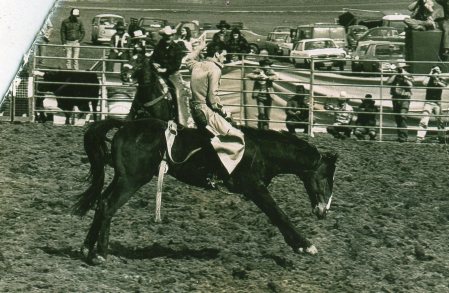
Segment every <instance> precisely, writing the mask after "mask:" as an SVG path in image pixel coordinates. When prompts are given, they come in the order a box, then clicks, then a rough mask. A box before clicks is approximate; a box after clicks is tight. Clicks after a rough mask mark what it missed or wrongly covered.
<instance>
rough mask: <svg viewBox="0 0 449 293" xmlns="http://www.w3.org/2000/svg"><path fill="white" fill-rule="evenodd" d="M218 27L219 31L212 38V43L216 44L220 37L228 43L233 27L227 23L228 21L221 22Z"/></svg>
mask: <svg viewBox="0 0 449 293" xmlns="http://www.w3.org/2000/svg"><path fill="white" fill-rule="evenodd" d="M216 26H217V28H218V29H219V31H218V32H216V33H215V34H214V35H213V36H212V41H214V42H216V40H217V39H219V35H222V38H223V39H222V40H223V42H225V43H226V42H227V41H228V40H229V33H228V30H229V29H230V28H231V25H230V24H229V23H227V22H226V20H220V22H219V23H218V24H217V25H216Z"/></svg>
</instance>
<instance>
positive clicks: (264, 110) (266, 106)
mask: <svg viewBox="0 0 449 293" xmlns="http://www.w3.org/2000/svg"><path fill="white" fill-rule="evenodd" d="M272 64H273V62H271V60H269V59H263V60H260V61H259V65H260V68H257V69H255V70H254V71H253V72H252V73H249V74H248V75H247V77H248V78H249V79H252V80H254V88H253V99H255V100H256V101H257V110H258V113H259V116H258V119H259V122H258V123H257V127H258V128H259V129H268V128H269V125H268V120H270V113H271V104H272V99H271V93H272V92H273V91H274V90H273V81H274V80H277V79H278V75H277V73H276V72H274V70H273V69H272V68H271V65H272Z"/></svg>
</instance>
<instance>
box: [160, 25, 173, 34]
mask: <svg viewBox="0 0 449 293" xmlns="http://www.w3.org/2000/svg"><path fill="white" fill-rule="evenodd" d="M175 33H176V30H175V29H172V28H171V26H169V25H167V26H166V27H164V28H163V29H161V30H160V31H159V34H160V35H161V36H162V35H166V36H171V35H174V34H175Z"/></svg>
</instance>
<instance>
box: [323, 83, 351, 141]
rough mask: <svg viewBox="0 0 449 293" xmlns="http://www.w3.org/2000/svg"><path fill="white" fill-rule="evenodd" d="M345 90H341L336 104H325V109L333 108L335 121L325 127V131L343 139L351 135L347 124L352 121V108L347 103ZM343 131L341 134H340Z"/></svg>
mask: <svg viewBox="0 0 449 293" xmlns="http://www.w3.org/2000/svg"><path fill="white" fill-rule="evenodd" d="M348 102H349V99H348V98H347V95H346V92H345V91H342V92H341V93H340V97H339V99H338V101H337V106H334V105H326V106H325V107H324V108H325V109H326V110H333V111H334V116H335V122H334V123H333V125H331V126H328V127H327V132H328V133H329V134H331V135H332V136H333V137H335V138H340V139H345V138H349V137H351V131H352V129H351V127H349V125H350V124H351V122H352V116H353V115H354V110H353V109H352V106H350V105H349V104H348ZM342 133H343V134H342Z"/></svg>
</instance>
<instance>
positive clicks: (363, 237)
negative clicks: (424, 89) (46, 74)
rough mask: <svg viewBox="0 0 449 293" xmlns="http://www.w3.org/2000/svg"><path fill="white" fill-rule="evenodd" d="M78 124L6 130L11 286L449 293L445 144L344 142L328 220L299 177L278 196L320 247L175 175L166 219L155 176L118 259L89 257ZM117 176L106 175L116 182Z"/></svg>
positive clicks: (331, 143)
mask: <svg viewBox="0 0 449 293" xmlns="http://www.w3.org/2000/svg"><path fill="white" fill-rule="evenodd" d="M83 131H84V128H82V127H66V126H60V127H55V126H53V125H51V124H48V123H47V124H9V123H3V124H0V145H1V147H0V160H1V164H0V174H1V177H0V182H1V184H0V188H1V196H0V225H1V227H0V231H1V232H0V235H1V236H0V291H1V292H448V290H449V256H448V254H447V243H448V242H449V235H448V233H447V231H448V220H449V200H448V192H447V189H448V187H449V180H448V175H447V163H448V159H449V156H448V152H447V148H446V147H445V146H444V145H429V144H423V145H415V144H399V143H369V142H356V141H354V140H351V139H350V140H345V141H337V140H334V139H331V138H330V137H328V136H327V135H319V136H317V137H316V138H314V139H312V140H311V141H312V142H313V143H314V144H316V145H317V146H318V147H319V148H320V150H323V151H325V150H336V151H338V153H339V154H340V159H339V161H338V169H337V177H336V185H335V195H334V197H335V199H334V204H333V206H332V212H331V213H330V214H329V216H328V218H327V219H325V220H322V221H319V220H317V219H316V218H314V217H313V216H312V215H311V212H310V203H309V200H308V199H307V195H306V194H305V191H304V188H303V186H302V184H301V183H300V182H298V180H297V178H295V177H294V176H290V175H284V176H279V177H277V178H276V179H275V180H274V182H273V183H272V185H271V186H270V191H271V192H272V194H273V196H274V197H275V199H276V201H277V202H278V203H279V205H280V206H281V207H282V208H283V209H284V210H285V212H286V213H287V214H288V215H289V216H290V218H291V219H292V221H293V223H294V224H295V225H296V226H297V227H298V228H299V229H300V230H301V231H303V232H304V233H305V234H306V235H307V236H308V237H309V239H310V240H311V241H312V242H313V243H314V244H315V245H316V246H317V248H318V251H319V253H318V255H315V256H309V255H302V254H295V253H293V252H292V250H291V249H290V247H288V246H287V245H286V244H285V242H284V241H283V238H282V236H281V235H280V233H279V232H278V231H277V229H275V228H274V226H272V225H271V224H270V223H269V221H268V218H267V217H266V216H265V215H263V214H262V213H261V212H260V211H259V210H258V209H257V207H256V206H255V205H254V204H253V203H252V202H249V201H247V200H245V199H244V198H243V197H242V196H240V195H226V194H223V193H219V192H213V191H206V190H202V189H199V188H194V187H190V186H187V185H185V184H182V183H179V182H177V181H175V180H174V179H172V178H167V180H166V183H165V186H164V194H163V207H162V217H163V223H162V224H155V223H154V221H153V218H154V197H155V182H152V183H151V184H148V185H147V186H145V187H144V188H142V190H140V191H139V192H138V193H137V194H136V195H135V196H134V197H133V198H132V199H131V200H130V201H129V202H128V204H127V205H125V206H124V207H123V208H122V209H121V210H120V211H119V212H118V214H117V215H116V217H115V218H114V220H113V224H112V229H111V243H110V246H111V255H110V257H109V258H108V262H107V263H106V264H105V265H102V266H90V265H87V264H86V263H85V262H84V260H83V259H82V258H81V255H80V253H79V247H80V246H81V243H82V241H83V240H84V237H85V234H86V232H87V229H88V227H89V225H90V222H91V217H92V213H89V214H88V216H86V217H85V218H83V219H80V218H78V217H75V216H72V215H71V212H70V209H71V205H72V204H73V203H74V199H73V197H74V196H75V195H76V194H78V193H80V192H81V191H82V190H83V188H84V185H83V182H84V178H85V177H86V175H87V173H88V167H89V165H88V164H87V163H83V162H84V160H83V159H84V158H85V155H84V151H83V146H82V135H83ZM110 175H111V173H110V172H109V173H108V177H109V178H110Z"/></svg>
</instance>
